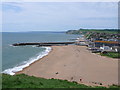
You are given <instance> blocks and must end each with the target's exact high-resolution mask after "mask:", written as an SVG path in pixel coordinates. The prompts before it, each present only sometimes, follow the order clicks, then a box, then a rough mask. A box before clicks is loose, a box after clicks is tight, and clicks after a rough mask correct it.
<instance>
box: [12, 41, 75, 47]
mask: <svg viewBox="0 0 120 90" xmlns="http://www.w3.org/2000/svg"><path fill="white" fill-rule="evenodd" d="M75 43H76V42H38V43H15V44H12V45H13V46H26V45H37V46H57V45H59V46H60V45H70V44H75Z"/></svg>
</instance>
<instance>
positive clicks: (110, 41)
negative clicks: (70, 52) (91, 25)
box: [66, 29, 120, 58]
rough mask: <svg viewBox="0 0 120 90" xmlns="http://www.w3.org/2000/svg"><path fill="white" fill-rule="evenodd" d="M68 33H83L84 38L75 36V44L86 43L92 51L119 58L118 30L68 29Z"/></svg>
mask: <svg viewBox="0 0 120 90" xmlns="http://www.w3.org/2000/svg"><path fill="white" fill-rule="evenodd" d="M66 33H68V34H83V35H84V38H82V40H81V38H77V40H76V44H77V45H86V46H87V47H88V48H87V49H88V50H90V51H91V52H92V53H100V54H101V55H103V56H104V55H105V56H111V57H112V58H120V55H119V52H120V47H119V46H120V38H119V37H120V34H119V33H118V31H117V30H116V31H114V32H113V31H112V30H109V31H105V30H101V31H99V32H98V31H93V30H91V31H90V30H89V31H88V30H83V29H82V30H81V29H80V30H69V31H68V32H66Z"/></svg>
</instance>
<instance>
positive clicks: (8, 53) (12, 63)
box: [0, 31, 82, 75]
mask: <svg viewBox="0 0 120 90" xmlns="http://www.w3.org/2000/svg"><path fill="white" fill-rule="evenodd" d="M78 37H82V36H81V35H72V34H66V33H65V32H52V31H51V32H47V31H46V32H42V31H41V32H2V73H5V74H10V75H14V74H15V72H18V71H21V70H23V68H25V67H28V66H29V65H30V64H31V63H33V62H35V61H37V60H39V59H40V58H42V57H44V56H46V55H48V54H49V52H50V51H51V47H36V46H12V44H14V43H24V42H63V41H64V42H68V41H70V39H76V38H78ZM0 50H1V49H0Z"/></svg>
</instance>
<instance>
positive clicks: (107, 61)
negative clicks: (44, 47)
mask: <svg viewBox="0 0 120 90" xmlns="http://www.w3.org/2000/svg"><path fill="white" fill-rule="evenodd" d="M20 73H25V74H27V75H30V76H36V77H43V78H48V79H49V78H56V79H64V80H69V81H76V82H78V83H83V84H86V85H99V84H100V83H102V85H103V86H107V85H112V84H118V60H117V59H112V58H108V57H105V56H100V55H97V54H94V53H91V52H90V51H88V50H87V49H86V47H85V46H76V45H68V46H52V51H51V52H50V53H49V55H47V56H45V57H44V58H42V59H40V60H38V61H36V62H35V63H33V64H31V65H30V66H29V67H27V68H25V69H24V70H23V71H20V72H18V73H16V74H20Z"/></svg>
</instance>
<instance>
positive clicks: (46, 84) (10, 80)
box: [2, 74, 115, 88]
mask: <svg viewBox="0 0 120 90" xmlns="http://www.w3.org/2000/svg"><path fill="white" fill-rule="evenodd" d="M113 87H115V86H111V87H110V88H113ZM2 88H105V87H100V86H99V87H91V86H86V85H83V84H78V83H76V82H69V81H67V80H59V79H44V78H37V77H34V76H28V75H25V74H19V75H15V76H11V75H6V74H3V75H2Z"/></svg>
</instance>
